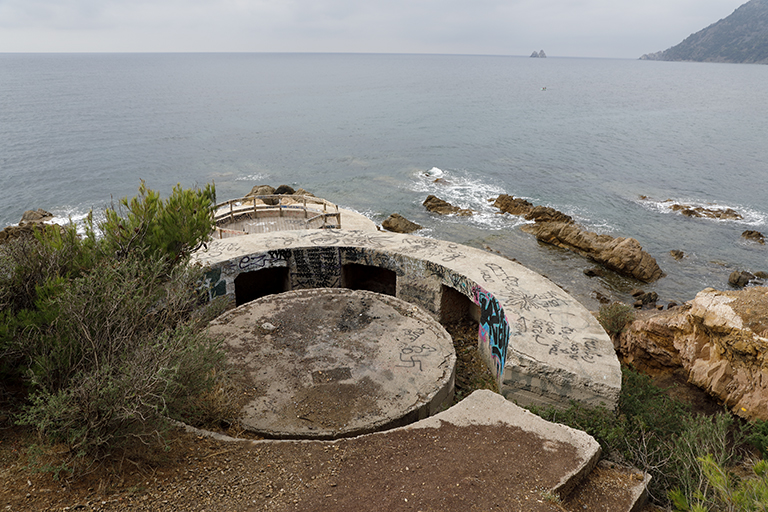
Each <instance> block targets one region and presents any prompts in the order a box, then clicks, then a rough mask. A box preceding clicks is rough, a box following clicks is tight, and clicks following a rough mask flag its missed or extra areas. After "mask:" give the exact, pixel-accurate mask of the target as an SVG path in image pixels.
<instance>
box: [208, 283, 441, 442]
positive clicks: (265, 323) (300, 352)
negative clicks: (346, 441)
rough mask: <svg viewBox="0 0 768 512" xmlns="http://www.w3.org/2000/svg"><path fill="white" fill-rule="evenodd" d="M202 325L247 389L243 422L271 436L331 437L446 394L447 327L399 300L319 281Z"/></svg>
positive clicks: (437, 403) (409, 412)
mask: <svg viewBox="0 0 768 512" xmlns="http://www.w3.org/2000/svg"><path fill="white" fill-rule="evenodd" d="M208 331H209V332H210V334H212V335H214V336H222V337H223V339H224V345H225V347H226V353H227V358H228V360H229V362H230V364H231V365H232V366H234V367H235V368H238V369H240V370H241V371H242V373H243V374H244V375H245V378H246V380H247V389H248V390H249V392H250V393H251V394H252V396H251V397H250V401H249V402H248V403H247V405H246V406H245V408H244V416H243V418H242V419H241V423H242V425H243V427H244V428H245V429H246V430H249V431H252V432H256V433H258V434H261V435H264V436H268V437H273V438H317V439H332V438H336V437H341V436H349V435H357V434H361V433H365V432H373V431H376V430H379V429H382V428H391V427H393V426H398V425H405V424H408V423H412V422H414V421H417V420H419V419H421V418H425V417H427V416H429V415H431V414H435V413H437V412H438V411H439V410H440V409H441V408H442V407H443V406H444V405H445V406H447V405H448V404H449V403H450V402H451V401H452V399H453V383H454V372H455V367H456V353H455V351H454V348H453V341H452V340H451V337H450V335H449V334H448V333H447V332H446V330H445V329H444V328H443V327H442V326H441V325H440V324H439V323H437V322H436V321H435V320H433V319H432V318H431V317H429V316H428V315H427V314H426V313H424V312H423V311H421V310H420V309H419V308H417V307H415V306H413V305H412V304H408V303H407V302H405V301H402V300H400V299H397V298H395V297H390V296H388V295H380V294H378V293H373V292H369V291H364V290H357V291H353V290H346V289H329V288H320V289H314V290H298V291H292V292H286V293H282V294H279V295H268V296H266V297H263V298H261V299H258V300H255V301H253V302H249V303H247V304H244V305H242V306H240V307H238V308H236V309H234V310H232V311H229V312H227V313H225V314H224V315H222V316H220V317H219V318H217V319H216V320H214V321H213V322H211V324H210V326H209V328H208Z"/></svg>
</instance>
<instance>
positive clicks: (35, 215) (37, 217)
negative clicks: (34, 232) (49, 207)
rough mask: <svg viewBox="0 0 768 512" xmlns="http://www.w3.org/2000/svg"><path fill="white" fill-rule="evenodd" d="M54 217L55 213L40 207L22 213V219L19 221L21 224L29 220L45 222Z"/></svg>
mask: <svg viewBox="0 0 768 512" xmlns="http://www.w3.org/2000/svg"><path fill="white" fill-rule="evenodd" d="M52 218H53V214H52V213H50V212H47V211H45V210H43V209H42V208H38V209H37V210H27V211H25V212H24V213H23V214H22V215H21V221H19V224H26V223H29V222H45V221H46V220H49V219H52Z"/></svg>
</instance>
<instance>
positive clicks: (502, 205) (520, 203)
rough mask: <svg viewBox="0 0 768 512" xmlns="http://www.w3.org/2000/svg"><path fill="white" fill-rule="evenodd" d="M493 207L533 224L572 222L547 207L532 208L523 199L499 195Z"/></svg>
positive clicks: (571, 219) (562, 214) (569, 218)
mask: <svg viewBox="0 0 768 512" xmlns="http://www.w3.org/2000/svg"><path fill="white" fill-rule="evenodd" d="M493 206H495V207H496V208H498V209H499V210H501V211H502V212H504V213H509V214H511V215H520V216H522V217H523V218H524V219H525V220H532V221H535V222H566V223H572V222H573V218H571V216H569V215H566V214H564V213H563V212H561V211H558V210H555V209H554V208H550V207H549V206H534V205H533V204H531V203H530V202H529V201H526V200H525V199H522V198H519V197H512V196H510V195H507V194H501V195H500V196H499V197H497V198H496V199H495V200H494V202H493Z"/></svg>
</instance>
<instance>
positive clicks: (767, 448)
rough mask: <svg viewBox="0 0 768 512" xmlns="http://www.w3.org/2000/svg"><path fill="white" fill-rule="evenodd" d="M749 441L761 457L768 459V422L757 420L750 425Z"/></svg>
mask: <svg viewBox="0 0 768 512" xmlns="http://www.w3.org/2000/svg"><path fill="white" fill-rule="evenodd" d="M747 441H748V442H749V443H750V444H752V445H753V446H754V447H755V448H757V450H758V451H759V452H760V456H761V457H762V458H764V459H768V421H765V420H755V421H754V422H753V423H751V424H750V428H749V433H748V434H747Z"/></svg>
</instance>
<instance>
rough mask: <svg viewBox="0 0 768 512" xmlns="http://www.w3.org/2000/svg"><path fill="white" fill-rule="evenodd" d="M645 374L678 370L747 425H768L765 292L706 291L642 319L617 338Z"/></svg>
mask: <svg viewBox="0 0 768 512" xmlns="http://www.w3.org/2000/svg"><path fill="white" fill-rule="evenodd" d="M618 351H619V353H620V355H621V356H622V357H623V359H624V360H625V361H626V362H627V363H630V364H633V365H634V366H635V367H638V368H640V369H643V370H646V371H654V370H656V371H658V370H669V371H677V370H678V369H679V368H682V369H683V371H684V372H685V374H686V375H687V378H688V381H689V382H690V383H692V384H694V385H696V386H698V387H700V388H702V389H704V390H705V391H707V392H708V393H709V394H711V395H712V396H714V397H716V398H717V399H719V400H722V401H723V402H724V403H725V404H726V405H727V406H728V407H730V408H731V410H732V411H733V412H734V413H736V414H738V415H740V416H743V417H746V418H748V419H762V420H768V288H766V287H751V288H747V289H745V290H742V291H718V290H715V289H712V288H707V289H706V290H703V291H701V292H699V293H698V294H697V295H696V298H695V299H693V300H692V301H690V302H688V303H686V304H685V305H683V306H682V307H678V308H675V309H674V310H668V311H664V312H659V313H656V314H653V315H643V316H640V317H639V318H638V319H637V320H635V321H634V322H633V323H632V324H631V325H630V326H629V327H628V328H627V329H626V330H625V331H624V332H623V333H622V334H621V335H620V337H619V340H618Z"/></svg>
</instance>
